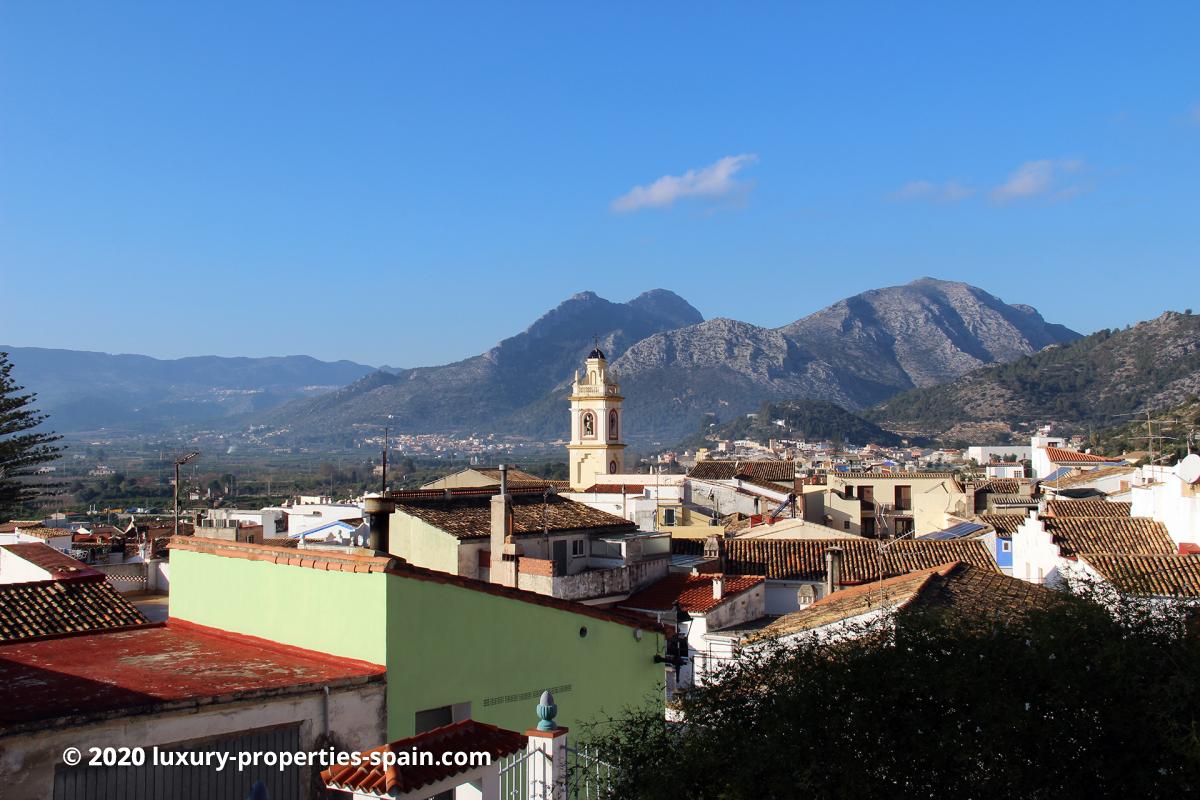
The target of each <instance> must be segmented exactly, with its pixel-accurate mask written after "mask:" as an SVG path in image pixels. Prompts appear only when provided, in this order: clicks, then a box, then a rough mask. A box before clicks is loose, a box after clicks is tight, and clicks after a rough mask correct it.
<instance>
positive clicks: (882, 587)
mask: <svg viewBox="0 0 1200 800" xmlns="http://www.w3.org/2000/svg"><path fill="white" fill-rule="evenodd" d="M938 569H942V567H935V568H932V569H924V570H920V571H918V572H910V573H908V574H906V575H899V576H897V577H894V578H888V579H887V580H885V581H883V582H882V583H877V582H874V581H872V582H870V583H864V584H862V585H861V586H853V587H850V588H848V589H842V590H840V591H837V592H834V593H833V594H830V595H826V596H825V597H822V598H821V599H820V600H818V601H817V602H815V603H813V604H812V605H810V606H808V607H807V608H802V609H800V610H799V611H794V612H792V613H791V614H784V615H783V616H782V617H780V618H779V619H777V620H775V621H774V622H772V623H771V624H770V625H767V626H766V627H764V628H762V629H761V630H759V631H757V632H756V633H755V634H754V636H753V637H751V638H752V639H770V638H774V637H778V636H787V635H789V634H794V633H800V632H801V631H806V630H811V629H813V628H819V627H821V626H822V625H829V624H831V623H834V622H841V621H843V620H847V619H852V618H854V617H858V616H862V615H863V614H867V613H870V612H871V611H876V610H878V609H879V608H880V607H883V608H889V609H892V608H896V607H898V606H903V605H904V604H905V603H907V602H909V601H910V600H912V598H913V597H914V596H916V593H917V592H918V591H919V590H920V588H921V587H922V586H924V585H925V584H926V583H927V582H928V581H929V577H930V576H931V575H932V574H933V573H934V572H936V571H937V570H938ZM881 592H882V593H881Z"/></svg>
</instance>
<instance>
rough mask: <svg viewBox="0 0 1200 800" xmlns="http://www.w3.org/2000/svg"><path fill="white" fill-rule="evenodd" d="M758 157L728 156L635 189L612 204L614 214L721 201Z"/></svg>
mask: <svg viewBox="0 0 1200 800" xmlns="http://www.w3.org/2000/svg"><path fill="white" fill-rule="evenodd" d="M757 160H758V156H756V155H754V154H753V153H746V154H743V155H739V156H725V157H724V158H722V159H720V160H718V161H717V162H715V163H713V164H709V165H708V166H707V167H702V168H700V169H689V170H688V171H687V172H685V173H683V174H682V175H664V176H662V177H661V178H659V179H658V180H656V181H654V183H651V184H649V185H647V186H635V187H633V188H632V189H630V190H629V191H628V192H626V193H625V194H623V195H621V196H620V197H618V198H617V199H616V200H613V202H612V210H613V211H617V212H620V213H626V212H630V211H638V210H640V209H643V208H662V207H665V206H670V205H673V204H674V203H675V201H676V200H678V199H680V198H682V197H722V196H724V195H727V194H729V193H731V192H733V191H734V190H735V189H737V188H738V187H739V186H741V185H742V184H740V183H739V182H738V181H735V180H734V175H736V174H737V173H738V172H739V171H740V170H741V169H742V167H745V166H748V165H750V164H753V163H754V162H755V161H757Z"/></svg>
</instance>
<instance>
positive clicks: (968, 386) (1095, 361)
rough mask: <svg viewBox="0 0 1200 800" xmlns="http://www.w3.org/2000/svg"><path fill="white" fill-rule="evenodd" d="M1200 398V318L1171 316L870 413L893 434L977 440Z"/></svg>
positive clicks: (898, 399)
mask: <svg viewBox="0 0 1200 800" xmlns="http://www.w3.org/2000/svg"><path fill="white" fill-rule="evenodd" d="M1198 394H1200V316H1196V315H1194V314H1191V313H1182V314H1181V313H1178V312H1174V311H1168V312H1166V313H1164V314H1162V315H1161V316H1158V317H1156V318H1155V319H1152V320H1147V321H1145V322H1139V323H1138V324H1137V325H1133V326H1130V327H1128V328H1124V329H1113V330H1102V331H1098V332H1096V333H1093V334H1091V335H1090V336H1085V337H1083V338H1081V339H1077V340H1075V341H1072V342H1068V343H1065V344H1062V345H1058V346H1055V347H1048V348H1046V349H1044V350H1042V351H1040V352H1038V353H1035V354H1032V355H1029V356H1024V357H1021V358H1018V359H1015V360H1013V361H1010V362H1009V363H1005V364H999V365H994V366H990V367H985V368H983V369H978V370H975V371H973V372H970V373H967V374H965V375H963V376H962V377H960V378H957V379H956V380H954V381H951V382H949V383H947V384H945V385H941V386H937V387H936V388H932V389H931V388H923V389H916V390H913V391H909V392H904V393H901V394H898V395H896V396H895V397H892V398H890V399H889V400H887V401H886V402H884V403H882V404H881V405H879V406H878V407H877V408H874V409H871V410H870V412H869V413H868V416H869V417H870V418H871V419H872V420H874V421H875V422H877V423H878V424H880V425H883V426H884V427H886V428H889V429H891V430H900V431H906V432H911V433H916V434H923V435H927V436H936V437H939V438H941V439H943V440H961V441H968V440H969V441H971V442H972V443H975V444H978V443H984V442H986V441H987V440H989V439H994V440H1004V439H1007V438H1009V437H1010V436H1011V435H1013V434H1014V433H1016V434H1018V435H1020V436H1024V435H1025V434H1027V432H1028V429H1030V428H1031V427H1034V426H1037V425H1040V424H1043V423H1047V422H1054V423H1056V424H1058V425H1059V426H1060V429H1064V428H1063V427H1062V426H1065V427H1066V428H1071V427H1074V428H1077V429H1079V430H1094V431H1098V430H1101V429H1105V428H1109V427H1113V426H1119V425H1120V424H1121V423H1123V422H1125V421H1128V420H1129V418H1130V416H1131V415H1134V414H1137V413H1139V412H1145V411H1147V410H1150V411H1157V410H1159V409H1166V408H1170V407H1172V406H1176V405H1178V404H1180V403H1184V402H1185V401H1188V400H1190V399H1194V398H1195V396H1196V395H1198Z"/></svg>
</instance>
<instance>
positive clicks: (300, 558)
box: [170, 536, 400, 572]
mask: <svg viewBox="0 0 1200 800" xmlns="http://www.w3.org/2000/svg"><path fill="white" fill-rule="evenodd" d="M170 549H172V550H186V551H188V552H192V553H208V554H210V555H222V556H230V557H233V558H246V559H249V560H251V561H267V562H269V563H272V564H288V565H291V566H294V567H309V568H311V569H319V570H324V571H327V572H387V570H388V568H389V567H390V566H393V565H395V564H396V563H399V562H400V559H397V558H393V557H390V556H367V555H358V554H357V553H340V552H334V551H331V550H309V549H304V550H298V549H296V548H295V547H286V546H284V547H279V546H275V545H267V544H251V543H249V542H231V541H228V540H226V539H209V538H207V537H204V536H186V537H185V536H177V537H175V538H173V539H171V540H170Z"/></svg>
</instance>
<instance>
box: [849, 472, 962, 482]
mask: <svg viewBox="0 0 1200 800" xmlns="http://www.w3.org/2000/svg"><path fill="white" fill-rule="evenodd" d="M829 477H830V478H846V479H849V480H855V481H863V480H871V479H874V478H879V479H881V480H910V479H920V478H926V479H928V478H951V479H953V478H954V473H953V472H831V473H829Z"/></svg>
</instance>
